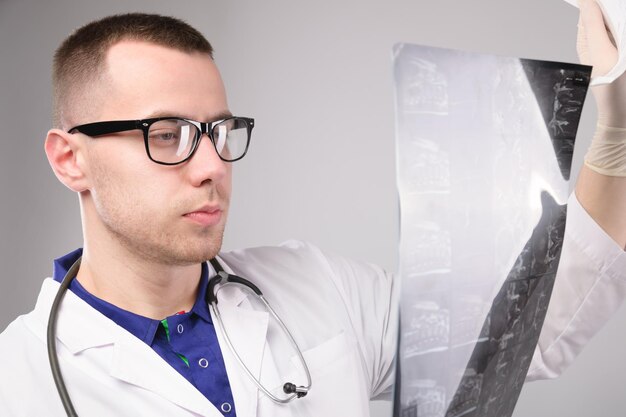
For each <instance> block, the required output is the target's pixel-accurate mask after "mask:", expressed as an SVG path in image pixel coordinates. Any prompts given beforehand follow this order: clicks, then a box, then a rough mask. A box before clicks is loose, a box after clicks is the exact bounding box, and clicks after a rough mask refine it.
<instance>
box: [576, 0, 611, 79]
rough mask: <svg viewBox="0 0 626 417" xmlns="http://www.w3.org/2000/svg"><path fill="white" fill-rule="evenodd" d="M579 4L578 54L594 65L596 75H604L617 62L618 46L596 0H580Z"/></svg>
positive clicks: (582, 59) (583, 60)
mask: <svg viewBox="0 0 626 417" xmlns="http://www.w3.org/2000/svg"><path fill="white" fill-rule="evenodd" d="M579 6H580V18H579V23H578V45H577V49H578V55H579V57H580V60H581V62H582V63H583V64H587V65H593V67H594V71H593V72H594V74H593V75H594V76H598V75H604V74H606V73H607V72H609V71H610V70H611V68H613V67H614V66H615V63H616V62H617V58H618V54H617V48H616V47H615V44H614V42H613V39H612V36H611V34H610V32H609V30H608V29H607V27H606V25H605V23H604V18H603V16H602V10H601V9H600V6H598V4H597V3H596V2H595V0H580V1H579Z"/></svg>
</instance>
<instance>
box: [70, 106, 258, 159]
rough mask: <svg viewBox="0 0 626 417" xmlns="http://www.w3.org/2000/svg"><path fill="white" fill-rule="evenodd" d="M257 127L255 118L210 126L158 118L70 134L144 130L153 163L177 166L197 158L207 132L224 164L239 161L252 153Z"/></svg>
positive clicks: (98, 124)
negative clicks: (197, 152) (251, 139)
mask: <svg viewBox="0 0 626 417" xmlns="http://www.w3.org/2000/svg"><path fill="white" fill-rule="evenodd" d="M253 127H254V119H251V118H249V117H228V118H226V119H222V120H216V121H214V122H206V123H204V122H196V121H194V120H188V119H183V118H180V117H157V118H153V119H143V120H115V121H110V122H96V123H88V124H84V125H80V126H75V127H73V128H71V129H70V130H68V133H74V132H75V131H78V132H80V133H83V134H85V135H87V136H91V137H97V136H102V135H110V134H112V133H119V132H126V131H129V130H141V131H142V132H143V139H144V142H145V145H146V153H147V154H148V158H150V160H152V161H153V162H156V163H157V164H162V165H177V164H182V163H183V162H185V161H187V160H188V159H189V158H191V157H192V156H193V154H194V152H195V151H196V149H197V148H198V144H199V143H200V138H201V137H202V134H203V133H206V134H207V136H208V137H209V139H211V142H212V143H213V146H214V147H215V150H216V152H217V154H218V155H219V157H220V159H221V160H222V161H225V162H234V161H238V160H239V159H241V158H243V157H244V156H245V155H246V152H248V146H249V145H250V136H251V134H252V128H253Z"/></svg>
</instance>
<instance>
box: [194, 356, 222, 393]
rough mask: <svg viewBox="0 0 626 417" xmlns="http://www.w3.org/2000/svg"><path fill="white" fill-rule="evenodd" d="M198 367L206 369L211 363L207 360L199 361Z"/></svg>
mask: <svg viewBox="0 0 626 417" xmlns="http://www.w3.org/2000/svg"><path fill="white" fill-rule="evenodd" d="M198 365H200V366H201V367H203V368H206V367H207V366H209V361H207V360H206V359H205V358H201V359H200V360H199V361H198ZM224 404H226V403H224Z"/></svg>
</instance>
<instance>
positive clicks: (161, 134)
mask: <svg viewBox="0 0 626 417" xmlns="http://www.w3.org/2000/svg"><path fill="white" fill-rule="evenodd" d="M150 140H151V141H158V142H175V141H178V140H180V131H179V130H158V131H155V132H152V131H151V132H150Z"/></svg>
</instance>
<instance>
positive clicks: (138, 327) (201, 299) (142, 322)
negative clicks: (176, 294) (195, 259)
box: [52, 248, 215, 345]
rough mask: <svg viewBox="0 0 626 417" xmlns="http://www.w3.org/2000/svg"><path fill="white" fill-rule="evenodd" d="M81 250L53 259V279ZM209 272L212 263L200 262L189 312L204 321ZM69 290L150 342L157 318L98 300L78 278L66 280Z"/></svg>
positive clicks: (208, 319) (208, 317)
mask: <svg viewBox="0 0 626 417" xmlns="http://www.w3.org/2000/svg"><path fill="white" fill-rule="evenodd" d="M82 254H83V249H82V248H78V249H76V250H74V251H72V252H70V253H68V254H67V255H64V256H62V257H60V258H57V259H55V260H54V264H53V273H52V278H53V279H54V280H55V281H58V282H62V281H63V278H64V277H65V275H66V274H67V271H68V270H69V269H70V268H71V266H72V265H73V264H74V262H76V260H78V258H79V257H80V256H82ZM209 273H211V275H214V274H215V271H214V270H213V267H212V266H210V265H208V264H207V262H203V263H202V268H201V273H200V283H199V287H198V294H197V296H196V301H195V303H194V305H193V307H192V309H191V311H190V312H189V313H190V314H195V315H197V316H199V317H200V318H202V319H203V320H205V321H206V322H208V323H212V320H211V314H210V312H209V307H208V305H207V304H206V302H205V296H206V291H207V288H208V282H209ZM69 288H70V290H71V291H72V292H73V293H74V294H76V295H77V296H78V297H80V298H81V299H82V300H83V301H85V302H86V303H87V304H89V305H90V306H91V307H93V308H94V309H96V310H97V311H99V312H100V313H102V314H103V315H105V316H106V317H108V318H109V319H111V320H112V321H113V322H115V323H116V324H117V325H118V326H121V327H123V328H124V329H126V330H127V331H129V332H130V333H131V334H133V335H134V336H135V337H137V338H139V339H141V340H143V341H144V342H145V343H147V344H148V345H152V342H153V341H154V337H155V335H156V332H157V330H158V329H159V324H160V321H159V320H154V319H151V318H148V317H144V316H140V315H138V314H135V313H132V312H130V311H126V310H123V309H121V308H119V307H117V306H115V305H113V304H111V303H109V302H107V301H105V300H102V299H100V298H98V297H96V296H94V295H92V294H91V293H89V292H88V291H87V290H86V289H85V288H84V287H83V286H82V285H81V284H80V282H78V280H72V282H71V284H70V287H69Z"/></svg>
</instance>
